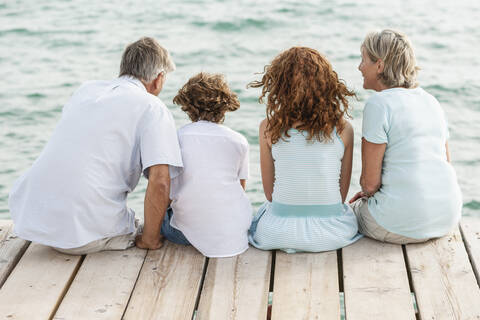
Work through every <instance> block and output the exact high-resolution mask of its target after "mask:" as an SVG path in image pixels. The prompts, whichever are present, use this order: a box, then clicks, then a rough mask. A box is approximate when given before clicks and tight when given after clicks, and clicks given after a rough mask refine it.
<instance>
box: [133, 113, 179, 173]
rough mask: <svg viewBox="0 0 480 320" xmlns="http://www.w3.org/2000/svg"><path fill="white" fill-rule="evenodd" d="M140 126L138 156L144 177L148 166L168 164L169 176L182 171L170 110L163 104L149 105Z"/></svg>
mask: <svg viewBox="0 0 480 320" xmlns="http://www.w3.org/2000/svg"><path fill="white" fill-rule="evenodd" d="M140 126H141V127H140V129H139V130H140V158H141V161H142V171H143V174H144V175H145V177H146V178H148V168H149V167H151V166H154V165H157V164H168V165H169V171H170V178H171V179H173V178H175V177H176V176H177V175H179V174H180V173H181V172H182V170H181V169H182V167H183V163H182V156H181V152H180V146H179V143H178V138H177V131H176V128H175V122H174V120H173V117H172V115H171V113H170V111H169V110H168V109H167V108H166V107H165V106H163V105H155V106H151V107H150V108H149V109H148V110H147V111H146V113H145V115H144V117H143V121H142V122H141V124H140Z"/></svg>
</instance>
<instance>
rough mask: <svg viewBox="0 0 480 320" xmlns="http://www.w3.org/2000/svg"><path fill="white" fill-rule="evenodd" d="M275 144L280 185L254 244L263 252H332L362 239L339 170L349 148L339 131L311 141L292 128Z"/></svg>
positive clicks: (254, 232)
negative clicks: (342, 188) (324, 138)
mask: <svg viewBox="0 0 480 320" xmlns="http://www.w3.org/2000/svg"><path fill="white" fill-rule="evenodd" d="M288 134H289V135H290V137H289V138H287V137H284V138H285V139H287V141H285V140H282V139H281V140H279V141H278V142H277V143H275V144H273V145H272V157H273V159H274V166H275V182H274V187H273V193H272V202H266V203H264V205H263V206H262V207H261V208H260V210H259V211H258V213H257V215H256V216H255V218H254V222H253V223H252V226H251V228H250V234H249V240H250V243H251V244H253V245H254V246H255V247H257V248H260V249H266V250H269V249H281V250H284V251H286V252H289V253H292V252H297V251H311V252H318V251H328V250H335V249H338V248H341V247H344V246H347V245H349V244H351V243H353V242H355V241H356V240H358V238H359V237H360V235H359V234H358V233H357V231H358V227H357V222H356V219H355V216H354V215H353V213H352V211H351V209H350V207H349V206H347V205H345V204H343V203H342V196H341V193H340V183H339V181H340V172H341V166H342V158H343V155H344V151H345V148H344V146H343V142H342V140H341V139H340V137H339V136H338V135H337V133H336V130H334V132H333V134H332V137H331V139H330V140H328V141H323V142H320V141H318V140H316V139H311V140H308V139H307V136H308V134H306V133H304V132H301V131H298V130H295V129H290V130H289V131H288Z"/></svg>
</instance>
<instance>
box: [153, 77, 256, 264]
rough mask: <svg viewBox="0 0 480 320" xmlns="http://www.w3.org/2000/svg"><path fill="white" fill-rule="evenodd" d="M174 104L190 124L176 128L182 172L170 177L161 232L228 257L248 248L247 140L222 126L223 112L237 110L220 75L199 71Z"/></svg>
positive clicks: (234, 97) (208, 252)
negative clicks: (184, 113)
mask: <svg viewBox="0 0 480 320" xmlns="http://www.w3.org/2000/svg"><path fill="white" fill-rule="evenodd" d="M173 102H174V103H175V104H177V105H180V106H181V108H182V110H183V111H185V112H186V113H187V115H188V116H189V117H190V119H191V120H192V123H190V124H187V125H185V126H183V127H182V128H180V129H179V130H178V140H179V142H180V149H181V152H182V159H183V166H184V167H183V172H182V173H181V174H180V175H178V176H177V177H175V178H174V179H172V182H171V190H170V198H171V199H172V203H171V208H169V209H168V211H167V214H166V215H165V218H164V222H163V225H162V229H161V233H162V235H163V236H164V237H165V238H166V239H167V240H169V241H172V242H175V243H179V244H192V245H193V246H194V247H195V248H196V249H197V250H198V251H200V252H201V253H202V254H203V255H205V256H207V257H230V256H235V255H237V254H240V253H242V252H244V251H245V250H247V249H248V237H247V231H248V228H249V226H250V223H251V220H252V207H251V205H250V201H249V200H248V198H247V196H246V194H245V191H244V189H245V182H246V179H247V178H248V154H249V153H248V148H249V147H248V142H247V139H245V137H243V136H242V135H241V134H240V133H238V132H235V131H233V130H232V129H230V128H228V127H226V126H224V125H222V124H221V123H222V122H223V120H224V119H225V113H226V112H227V111H235V110H237V109H238V108H239V107H240V102H239V101H238V98H237V95H236V94H235V93H234V92H232V91H231V90H230V88H229V87H228V85H227V83H226V82H225V79H224V78H223V76H222V75H220V74H208V73H203V72H202V73H199V74H197V75H196V76H194V77H192V78H190V80H188V82H187V83H186V84H185V85H184V86H183V87H182V88H181V89H180V90H179V91H178V94H177V95H176V96H175V98H174V99H173Z"/></svg>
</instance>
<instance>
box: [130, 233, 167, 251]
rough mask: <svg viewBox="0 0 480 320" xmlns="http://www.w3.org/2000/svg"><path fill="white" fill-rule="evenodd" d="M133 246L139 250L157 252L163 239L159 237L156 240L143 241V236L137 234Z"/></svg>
mask: <svg viewBox="0 0 480 320" xmlns="http://www.w3.org/2000/svg"><path fill="white" fill-rule="evenodd" d="M135 245H136V246H137V248H140V249H149V250H157V249H160V248H161V247H162V246H163V237H162V236H160V238H158V239H156V240H147V239H144V237H143V234H139V235H138V236H136V237H135Z"/></svg>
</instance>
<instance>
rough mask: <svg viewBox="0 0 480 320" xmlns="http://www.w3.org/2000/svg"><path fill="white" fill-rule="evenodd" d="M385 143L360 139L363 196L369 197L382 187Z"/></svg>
mask: <svg viewBox="0 0 480 320" xmlns="http://www.w3.org/2000/svg"><path fill="white" fill-rule="evenodd" d="M386 148H387V144H386V143H381V144H377V143H372V142H368V141H367V140H365V138H362V174H361V176H360V186H361V187H362V192H363V194H364V195H365V196H367V197H370V196H372V195H373V194H374V193H375V192H377V190H378V189H380V186H381V185H382V162H383V156H384V154H385V149H386Z"/></svg>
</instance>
